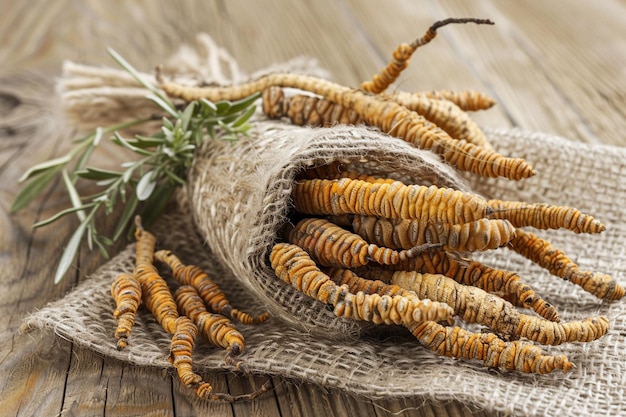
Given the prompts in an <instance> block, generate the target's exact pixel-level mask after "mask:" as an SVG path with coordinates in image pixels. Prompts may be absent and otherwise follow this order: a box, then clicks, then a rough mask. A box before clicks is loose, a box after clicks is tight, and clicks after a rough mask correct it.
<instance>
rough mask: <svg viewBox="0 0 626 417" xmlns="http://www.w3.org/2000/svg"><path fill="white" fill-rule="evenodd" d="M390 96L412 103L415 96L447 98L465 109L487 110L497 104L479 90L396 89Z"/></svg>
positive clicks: (402, 101) (446, 99)
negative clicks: (410, 91) (416, 90)
mask: <svg viewBox="0 0 626 417" xmlns="http://www.w3.org/2000/svg"><path fill="white" fill-rule="evenodd" d="M389 96H390V97H393V100H394V101H395V102H396V103H400V104H403V103H410V102H411V101H412V100H414V98H413V97H414V96H415V97H426V98H432V99H437V100H445V101H449V102H451V103H454V104H456V105H457V106H458V107H459V108H460V109H461V110H463V111H477V110H487V109H489V108H491V107H493V106H494V105H495V104H496V102H495V100H494V99H492V98H491V97H489V96H487V95H486V94H484V93H481V92H479V91H453V90H431V91H419V92H417V93H409V92H406V91H394V92H393V93H391V94H389Z"/></svg>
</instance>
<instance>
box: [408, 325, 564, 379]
mask: <svg viewBox="0 0 626 417" xmlns="http://www.w3.org/2000/svg"><path fill="white" fill-rule="evenodd" d="M408 328H409V330H410V331H411V333H413V336H415V337H416V338H417V340H419V341H420V343H421V344H422V345H423V346H425V347H427V348H428V349H430V350H432V351H434V352H436V353H437V354H439V355H442V356H449V357H453V358H463V359H478V360H482V361H483V363H484V365H485V366H487V367H497V368H502V369H508V370H512V371H520V372H526V373H535V374H547V373H550V372H552V371H554V370H555V369H561V370H563V371H568V370H569V369H571V368H572V366H573V364H572V363H571V362H570V361H569V360H568V359H567V357H566V356H565V355H556V356H551V355H544V353H543V351H542V350H541V349H540V348H539V347H537V346H535V345H533V344H532V343H529V342H522V341H518V340H516V341H513V342H505V341H503V340H501V339H500V338H498V336H496V335H495V334H493V333H472V332H469V331H467V330H465V329H463V328H461V327H446V326H442V325H440V324H438V323H435V322H434V321H427V322H423V323H415V324H412V325H410V326H408Z"/></svg>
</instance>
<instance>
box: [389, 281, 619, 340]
mask: <svg viewBox="0 0 626 417" xmlns="http://www.w3.org/2000/svg"><path fill="white" fill-rule="evenodd" d="M390 282H391V284H392V285H397V286H399V287H402V288H405V289H407V290H410V291H413V292H415V293H416V294H417V296H418V297H420V298H429V299H431V300H433V301H439V302H443V303H446V304H448V305H449V306H451V307H452V308H453V309H454V312H455V313H456V314H458V315H459V316H460V317H461V319H462V320H463V321H464V322H466V323H478V324H483V325H485V326H488V327H489V328H490V329H491V330H492V331H494V332H496V333H498V334H500V335H506V336H511V337H515V338H517V337H524V338H526V339H529V340H532V341H534V342H538V343H541V344H542V345H560V344H562V343H569V342H591V341H593V340H596V339H598V338H600V337H602V336H604V335H605V334H606V332H607V331H608V329H609V320H608V319H607V318H606V317H590V318H588V319H585V320H583V321H572V322H567V323H555V322H552V321H549V320H545V319H543V318H539V317H535V316H530V315H528V314H523V313H520V312H519V311H518V310H517V309H516V308H515V307H514V306H513V305H512V304H511V303H509V302H508V301H505V300H504V299H502V298H501V297H498V296H496V295H493V294H489V293H487V292H485V291H484V290H482V289H480V288H476V287H472V286H466V285H461V284H459V283H457V282H456V281H454V280H453V279H451V278H448V277H445V276H443V275H440V274H420V273H416V272H405V271H398V272H395V273H394V274H393V275H392V277H391V281H390Z"/></svg>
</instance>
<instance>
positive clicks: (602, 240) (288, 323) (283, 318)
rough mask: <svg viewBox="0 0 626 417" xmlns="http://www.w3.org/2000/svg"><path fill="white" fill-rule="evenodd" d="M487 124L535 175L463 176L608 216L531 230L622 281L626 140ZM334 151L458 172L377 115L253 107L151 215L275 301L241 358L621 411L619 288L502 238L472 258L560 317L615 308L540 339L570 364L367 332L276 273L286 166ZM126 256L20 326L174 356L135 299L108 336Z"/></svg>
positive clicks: (424, 173)
mask: <svg viewBox="0 0 626 417" xmlns="http://www.w3.org/2000/svg"><path fill="white" fill-rule="evenodd" d="M487 134H488V137H489V139H490V141H491V142H492V143H493V145H494V146H495V148H496V149H498V150H499V151H501V152H503V153H505V154H508V155H514V156H516V157H523V158H525V159H527V160H528V161H530V162H531V163H532V164H533V166H534V167H535V169H536V170H537V172H538V175H537V176H535V177H533V178H530V179H527V180H523V181H520V182H511V181H508V180H502V179H484V178H477V177H474V176H470V175H467V176H466V180H467V183H468V184H469V187H470V188H471V189H473V190H474V191H475V192H478V193H481V194H483V195H484V196H486V197H489V198H502V199H509V200H523V201H529V202H547V203H551V204H560V205H571V206H575V207H578V208H580V209H581V210H583V211H586V212H590V213H593V214H594V215H595V216H596V217H597V218H599V219H601V220H602V221H603V222H604V223H605V224H606V226H607V231H606V232H604V233H602V234H601V235H597V236H595V235H594V236H588V235H574V234H573V233H571V232H567V231H549V232H540V233H538V234H540V235H541V236H544V237H548V238H549V239H550V240H551V241H552V242H553V243H554V244H555V245H557V246H558V247H560V248H562V249H564V250H565V251H566V253H568V254H570V255H571V256H572V257H573V259H574V260H575V261H577V263H578V264H579V265H580V266H581V267H582V268H584V269H590V270H597V271H602V272H605V273H608V274H611V275H612V276H613V277H614V278H615V279H617V280H618V281H619V282H620V283H621V284H625V283H626V282H625V274H626V250H625V249H624V244H623V242H624V240H625V239H626V214H625V213H624V210H623V209H622V207H623V206H624V204H625V203H626V181H625V178H626V166H625V164H624V161H626V151H625V150H624V149H621V148H614V147H608V146H599V145H585V144H579V143H572V142H569V141H567V140H566V139H563V138H559V137H555V136H549V135H544V134H539V133H527V132H521V131H510V130H487ZM335 159H341V160H348V161H355V162H357V161H366V162H365V165H366V166H367V167H368V169H369V170H372V171H375V172H385V173H393V172H395V173H396V174H398V173H402V175H403V176H404V177H405V179H406V180H410V181H413V182H418V181H422V180H423V181H424V182H426V183H430V182H435V183H439V184H447V185H455V186H457V187H459V188H464V187H465V186H464V185H463V182H462V181H461V180H460V179H459V178H457V176H456V175H455V173H454V172H453V171H451V170H449V169H447V168H445V167H442V166H441V165H440V164H438V162H437V160H436V158H433V157H432V155H430V154H429V153H428V152H422V151H418V150H415V149H414V148H412V147H410V146H409V145H407V144H405V143H403V142H401V141H399V140H397V139H393V138H389V137H386V136H385V135H382V134H380V133H377V132H375V131H373V130H371V129H365V128H362V127H358V128H357V127H335V128H332V129H307V128H298V127H292V126H288V125H285V124H281V123H276V122H268V121H262V120H260V119H259V120H258V121H257V122H256V123H255V130H254V131H253V134H252V137H251V138H250V139H245V140H241V141H239V142H238V143H237V144H236V145H234V146H232V145H230V144H226V143H222V142H209V143H207V146H206V147H205V148H204V149H203V150H202V152H201V154H200V155H199V156H198V158H197V159H196V162H195V164H194V167H193V169H192V171H191V173H190V177H189V187H188V189H187V192H186V198H181V201H182V204H181V205H180V207H178V208H177V209H175V210H172V211H171V212H170V213H168V214H167V215H166V216H165V217H164V218H162V219H161V221H160V222H159V223H158V224H157V225H155V227H154V229H153V231H154V232H155V234H156V235H157V236H158V238H159V246H160V247H166V248H168V249H172V250H174V251H175V252H177V253H178V254H179V255H180V256H181V258H182V259H183V260H184V261H186V262H190V263H195V264H198V265H200V266H201V267H203V268H204V269H205V270H206V271H207V272H209V273H210V275H211V276H212V277H213V278H214V280H215V281H216V282H217V283H218V284H220V285H221V287H222V288H223V289H224V291H225V292H226V294H227V295H228V297H229V298H230V299H231V300H232V303H233V304H234V305H235V306H240V307H242V308H245V309H247V310H250V311H252V312H257V313H258V312H261V311H263V310H266V309H267V310H269V311H270V312H271V313H272V318H271V319H270V320H269V321H268V322H267V323H265V324H263V325H259V326H240V329H241V331H242V332H243V334H244V335H245V337H246V344H247V346H246V351H245V352H244V354H243V355H242V359H243V360H244V361H245V362H246V364H247V365H248V366H249V368H250V369H251V370H253V371H254V372H259V373H263V374H272V375H282V376H286V377H289V378H293V379H297V380H304V381H309V382H314V383H318V384H322V385H325V386H327V387H334V388H339V389H343V390H346V391H348V392H351V393H354V394H359V395H364V396H367V397H371V398H380V397H393V396H406V397H419V398H423V399H428V400H434V401H447V400H451V399H455V400H457V401H460V402H462V403H465V404H468V405H475V406H478V407H480V408H482V409H486V410H491V411H494V412H502V413H512V414H514V415H528V416H544V415H546V416H552V415H553V416H557V415H581V416H582V415H619V414H626V393H625V392H624V388H623V387H624V386H626V376H625V375H626V372H624V371H625V370H626V356H625V355H624V354H623V352H624V351H625V349H626V337H625V335H626V314H625V312H626V308H625V305H624V302H623V301H618V302H613V303H605V302H601V301H599V300H597V299H596V298H594V297H593V296H591V295H588V294H586V293H584V292H583V291H582V290H581V289H579V288H577V287H575V286H573V285H572V284H570V283H568V282H564V281H562V280H560V279H558V278H555V277H552V276H550V275H549V274H547V273H546V272H544V271H543V270H541V269H540V268H538V267H536V266H535V265H532V264H531V263H530V262H528V261H526V260H524V259H523V258H521V257H520V256H517V255H516V254H514V253H513V252H511V251H508V250H505V249H499V250H496V251H490V252H487V253H484V254H481V255H480V256H477V258H479V259H480V260H481V261H483V262H486V263H489V264H490V265H493V266H496V267H499V268H504V269H510V270H514V271H517V272H519V273H520V274H521V275H522V276H523V277H524V278H525V279H526V280H528V281H529V282H531V283H532V285H533V287H534V288H535V289H536V290H537V291H538V292H540V293H541V294H542V295H543V296H544V297H545V298H546V299H548V300H549V301H550V302H552V303H554V304H555V305H556V306H557V307H558V309H559V311H560V314H561V317H562V319H563V320H577V319H582V318H584V317H587V316H591V315H598V314H601V315H606V316H608V317H609V318H610V319H611V330H610V331H609V334H607V335H606V336H605V337H603V338H602V339H600V340H598V341H596V342H593V343H588V344H566V345H562V346H558V347H554V348H546V351H548V352H550V353H555V354H556V353H564V354H567V355H568V357H569V359H570V360H571V361H572V362H574V363H575V364H576V368H575V369H573V370H572V371H570V372H569V373H566V374H564V373H561V372H554V373H553V374H550V375H544V376H536V375H523V374H520V373H509V372H500V371H494V370H488V369H486V368H484V367H482V366H481V364H480V363H477V362H469V361H455V360H451V359H447V358H441V357H438V356H436V355H434V354H433V353H431V352H429V351H427V350H425V349H424V348H422V347H420V346H419V344H418V343H417V342H416V341H415V340H414V339H412V337H411V336H410V335H407V334H405V333H402V332H400V331H397V332H390V333H389V334H387V335H386V337H384V338H383V337H376V335H375V332H371V331H370V330H371V329H370V328H369V327H363V326H361V323H356V322H347V321H343V320H338V319H336V318H334V316H333V315H332V313H331V312H330V311H329V310H328V309H326V308H325V307H324V306H322V305H321V304H320V303H317V302H314V301H312V300H309V299H307V298H306V297H303V296H302V295H300V294H298V293H297V292H296V291H294V290H292V289H291V288H289V287H288V286H287V285H286V284H284V283H282V282H279V281H278V280H277V279H276V278H274V277H273V275H272V273H271V270H270V269H269V267H268V265H267V260H266V256H267V254H268V252H269V250H270V249H271V245H272V243H273V242H274V240H275V239H276V230H277V228H278V227H280V225H281V224H282V222H284V221H285V220H286V217H285V216H286V215H287V213H288V211H289V209H290V202H289V192H290V190H291V187H292V180H293V177H294V176H295V175H296V174H297V173H298V172H299V171H300V170H301V169H303V168H304V167H305V166H310V165H317V164H321V163H324V162H328V161H331V160H335ZM198 232H200V234H198ZM203 242H205V245H203ZM133 261H134V246H133V245H130V246H129V247H128V248H127V249H126V250H125V251H123V252H121V253H120V254H118V255H117V256H116V257H115V258H114V259H112V260H111V261H110V262H108V263H107V264H105V265H103V266H102V267H101V268H100V269H99V270H98V271H96V272H95V273H94V274H92V276H91V277H90V278H89V279H88V280H86V281H85V282H84V283H82V284H81V285H80V286H78V287H77V288H76V289H75V290H74V291H72V292H71V293H70V294H68V295H67V296H66V297H64V298H63V299H61V300H59V301H57V302H55V303H52V304H50V305H49V306H47V307H46V308H44V309H42V310H40V311H38V312H35V313H33V314H32V315H31V316H29V317H28V318H27V319H26V320H25V322H24V326H23V328H24V329H26V330H33V329H38V328H50V329H53V330H54V331H55V332H56V333H57V334H58V335H60V336H61V337H64V338H67V339H69V340H71V341H72V342H74V343H76V344H78V345H81V346H86V347H88V348H90V349H93V350H95V351H97V352H100V353H101V354H103V355H106V356H110V357H114V358H117V359H120V360H123V361H127V362H130V363H133V364H138V365H151V366H160V367H169V366H170V364H169V363H168V361H167V355H168V348H169V343H170V338H169V336H168V335H166V334H165V333H164V332H163V330H162V329H161V328H160V326H159V325H158V324H157V323H156V321H155V320H154V319H153V318H152V317H151V316H150V314H149V313H148V312H147V311H145V310H144V309H141V310H140V314H139V318H138V320H137V323H136V325H135V328H134V329H133V334H132V336H131V343H130V345H129V346H128V347H127V348H126V349H125V350H124V351H121V352H120V351H117V350H116V348H115V341H114V338H113V337H112V336H113V333H114V329H115V326H116V323H115V320H114V319H113V317H112V313H111V312H112V310H113V309H114V303H113V301H112V300H111V298H110V294H109V289H110V284H111V282H112V280H113V279H114V278H115V276H116V275H117V274H119V273H120V272H123V271H130V270H132V267H133ZM223 355H224V353H223V351H221V350H220V349H216V348H212V347H209V346H207V345H205V344H203V343H201V344H200V345H199V346H198V348H197V350H196V351H195V356H194V360H195V363H196V367H197V369H198V370H200V371H201V370H203V369H206V370H208V369H224V368H225V365H224V363H223Z"/></svg>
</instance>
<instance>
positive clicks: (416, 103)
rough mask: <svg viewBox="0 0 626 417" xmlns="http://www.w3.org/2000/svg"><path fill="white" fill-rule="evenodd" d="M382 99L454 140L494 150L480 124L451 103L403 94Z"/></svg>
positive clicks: (399, 93) (386, 96) (385, 96)
mask: <svg viewBox="0 0 626 417" xmlns="http://www.w3.org/2000/svg"><path fill="white" fill-rule="evenodd" d="M382 97H383V98H384V99H385V100H389V101H393V102H395V103H398V104H400V105H402V106H403V107H405V108H406V109H408V110H411V111H414V112H416V113H417V114H419V115H421V116H423V117H424V118H425V119H426V120H428V121H430V122H432V123H434V124H436V125H437V126H439V127H440V128H442V129H443V130H444V131H446V133H448V135H450V137H452V138H453V139H463V140H466V141H467V142H469V143H472V144H474V145H476V146H480V147H482V148H485V149H491V150H493V146H491V144H490V143H489V141H488V140H487V137H486V136H485V134H484V133H483V131H482V129H481V128H480V127H478V124H477V123H476V122H475V121H473V120H472V119H471V117H470V116H469V115H468V114H467V113H466V112H465V111H463V110H461V108H459V107H458V106H457V105H456V104H454V103H452V102H450V101H446V100H437V99H432V98H427V97H425V96H423V95H419V94H413V95H407V94H401V92H398V93H396V94H392V95H384V96H382Z"/></svg>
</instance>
